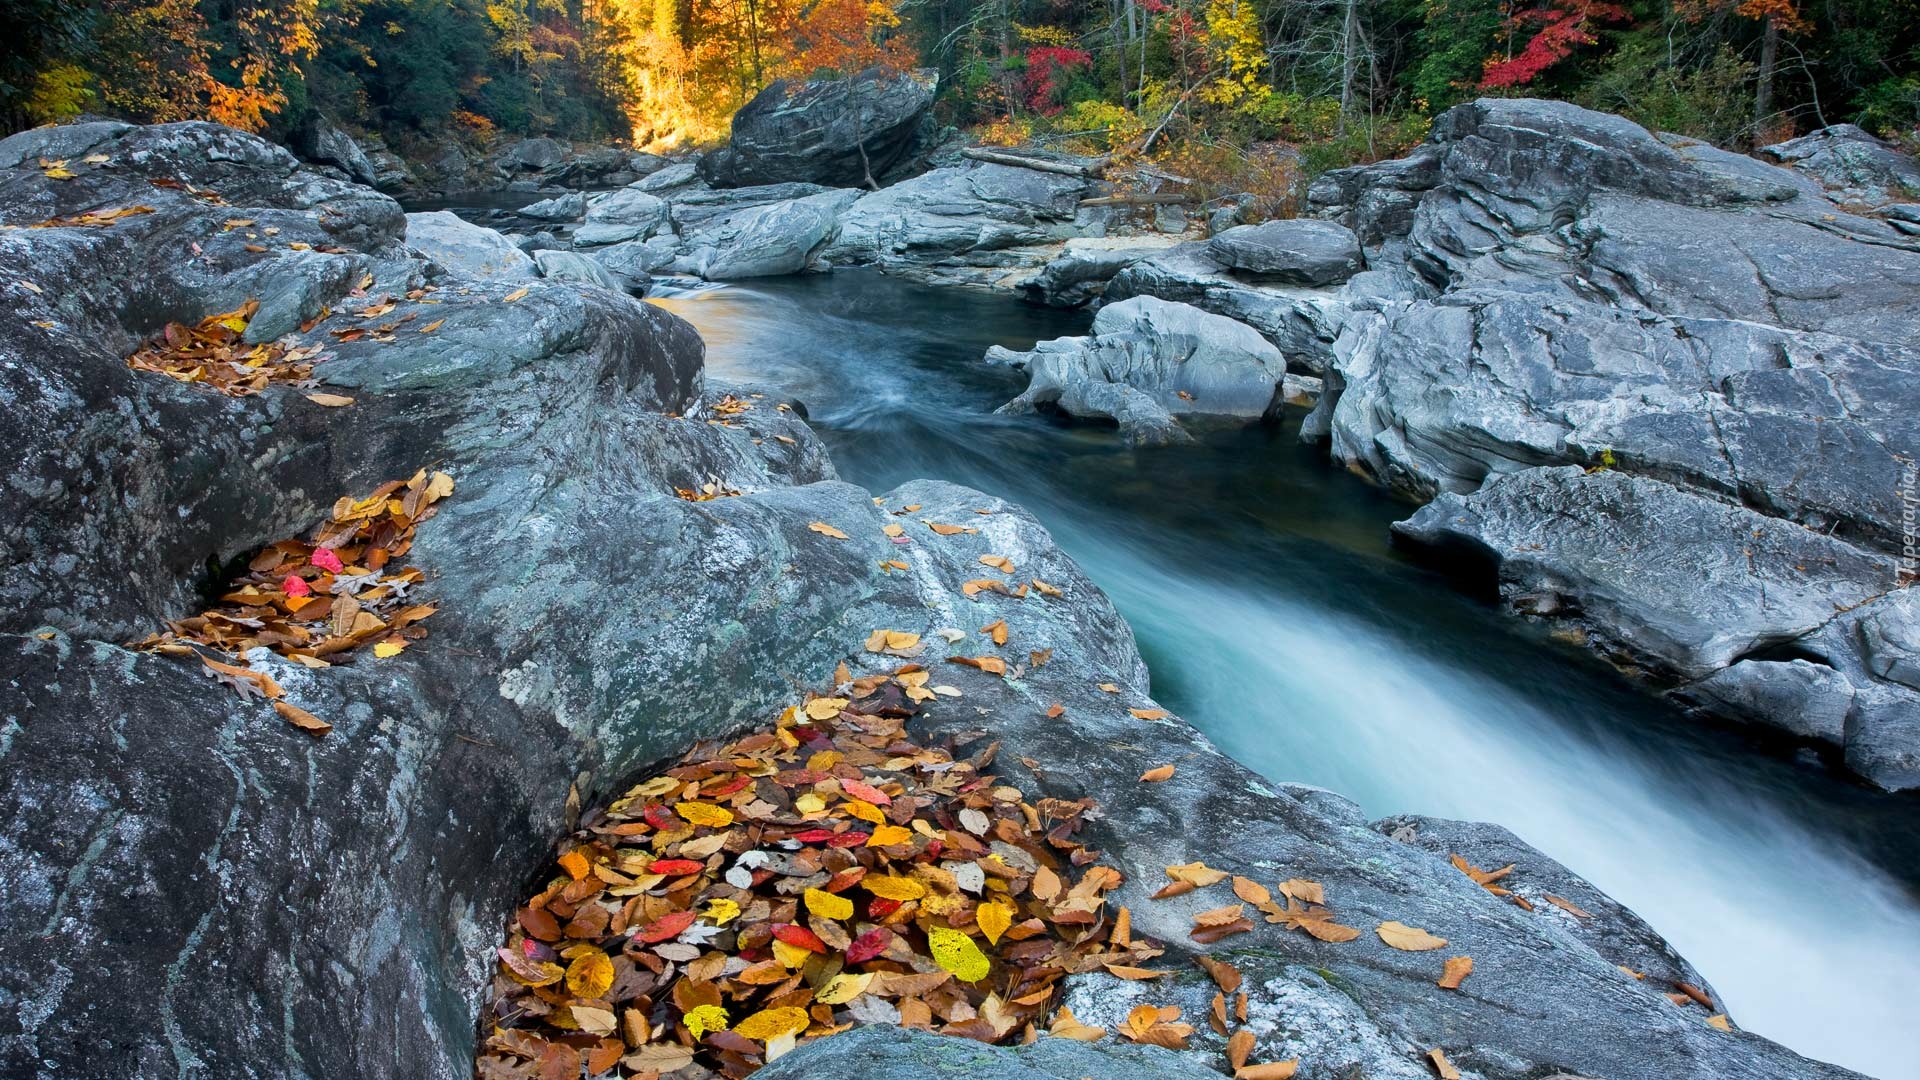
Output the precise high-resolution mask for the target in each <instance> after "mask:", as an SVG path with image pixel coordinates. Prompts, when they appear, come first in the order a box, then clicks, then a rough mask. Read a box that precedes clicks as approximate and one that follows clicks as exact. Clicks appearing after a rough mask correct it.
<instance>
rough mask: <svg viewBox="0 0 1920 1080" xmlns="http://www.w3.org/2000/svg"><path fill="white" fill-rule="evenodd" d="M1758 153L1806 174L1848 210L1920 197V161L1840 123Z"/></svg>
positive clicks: (1853, 127)
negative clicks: (1849, 208) (1849, 207)
mask: <svg viewBox="0 0 1920 1080" xmlns="http://www.w3.org/2000/svg"><path fill="white" fill-rule="evenodd" d="M1755 153H1757V154H1759V155H1761V156H1763V157H1767V158H1771V159H1772V160H1774V161H1778V162H1780V163H1781V164H1783V165H1788V166H1791V167H1792V168H1794V169H1796V170H1799V171H1800V172H1803V173H1806V174H1807V175H1808V176H1811V177H1813V178H1814V179H1815V180H1816V181H1818V182H1819V183H1820V185H1821V186H1822V187H1824V188H1826V190H1827V192H1828V195H1829V197H1830V198H1832V199H1833V201H1834V202H1837V203H1839V204H1841V205H1842V206H1859V207H1867V208H1873V207H1884V206H1887V205H1888V204H1891V203H1903V202H1911V201H1913V200H1914V199H1916V198H1920V162H1916V161H1914V159H1913V158H1911V157H1909V156H1908V155H1906V154H1903V153H1901V152H1900V151H1898V150H1895V149H1894V148H1893V147H1891V146H1889V145H1887V144H1886V143H1885V142H1883V141H1881V140H1880V139H1876V138H1874V137H1873V136H1872V135H1869V134H1867V133H1866V132H1865V131H1862V130H1861V129H1860V128H1859V127H1857V126H1855V125H1853V124H1835V125H1833V126H1832V127H1826V128H1821V129H1820V130H1819V131H1815V132H1813V133H1811V134H1808V135H1802V136H1800V137H1799V138H1797V139H1788V140H1787V141H1786V142H1780V143H1774V144H1773V145H1771V146H1763V147H1761V148H1760V149H1759V150H1757V151H1755Z"/></svg>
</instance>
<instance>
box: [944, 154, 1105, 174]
mask: <svg viewBox="0 0 1920 1080" xmlns="http://www.w3.org/2000/svg"><path fill="white" fill-rule="evenodd" d="M960 156H961V157H965V158H972V159H973V160H975V161H985V162H989V163H991V164H994V165H1010V166H1012V167H1014V168H1016V169H1033V170H1035V171H1036V172H1046V173H1058V174H1060V175H1061V176H1078V177H1081V178H1082V179H1095V178H1098V177H1099V175H1100V173H1101V171H1102V170H1103V169H1105V168H1106V163H1105V162H1098V163H1096V164H1094V165H1071V164H1068V163H1067V162H1064V161H1048V160H1046V159H1044V158H1030V157H1021V156H1020V155H1018V154H1003V153H1001V152H999V151H997V150H984V149H981V148H980V147H977V146H969V147H967V148H966V149H964V150H962V151H960Z"/></svg>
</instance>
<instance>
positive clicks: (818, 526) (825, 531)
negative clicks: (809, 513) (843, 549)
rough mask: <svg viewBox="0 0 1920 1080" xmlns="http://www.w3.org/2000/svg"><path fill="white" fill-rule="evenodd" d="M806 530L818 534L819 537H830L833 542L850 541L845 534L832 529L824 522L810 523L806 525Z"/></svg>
mask: <svg viewBox="0 0 1920 1080" xmlns="http://www.w3.org/2000/svg"><path fill="white" fill-rule="evenodd" d="M807 528H809V529H812V530H813V531H814V532H817V533H819V534H820V535H821V536H830V537H832V538H833V539H835V540H849V539H852V538H851V537H849V536H848V535H847V534H846V533H843V532H841V531H840V530H839V529H836V528H834V527H833V526H831V525H829V524H827V523H826V522H824V521H810V522H808V523H807Z"/></svg>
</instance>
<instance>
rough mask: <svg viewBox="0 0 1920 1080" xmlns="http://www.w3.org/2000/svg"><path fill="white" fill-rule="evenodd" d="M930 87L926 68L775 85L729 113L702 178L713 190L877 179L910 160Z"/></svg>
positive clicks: (853, 183)
mask: <svg viewBox="0 0 1920 1080" xmlns="http://www.w3.org/2000/svg"><path fill="white" fill-rule="evenodd" d="M935 83H936V78H935V75H934V73H933V72H932V71H930V70H923V71H913V72H903V73H898V74H895V73H891V72H884V71H879V70H872V71H866V72H862V73H861V74H859V75H855V76H853V77H851V78H845V79H816V80H812V81H809V82H804V83H798V84H796V83H793V82H789V81H787V80H780V81H777V82H775V83H774V84H773V85H771V86H769V87H767V88H766V89H765V90H762V91H760V93H758V94H756V95H754V98H753V100H752V101H749V102H747V104H745V105H743V106H741V108H740V110H739V111H738V112H735V113H734V114H733V134H732V137H731V138H730V139H729V141H728V143H727V145H726V147H725V148H724V149H721V150H719V151H716V152H714V153H712V154H709V155H708V156H707V157H706V158H704V159H702V161H701V162H700V175H701V176H702V177H704V178H705V179H706V180H707V181H708V182H709V183H711V184H713V185H714V186H716V187H745V186H749V185H753V184H776V183H782V182H788V181H800V182H805V183H812V184H824V185H827V186H829V187H856V186H864V185H865V184H867V182H868V181H869V180H873V181H876V182H877V181H880V180H881V178H883V177H887V176H889V175H890V173H891V172H892V171H893V170H895V169H896V167H898V166H901V165H903V164H905V163H907V162H908V161H909V159H910V157H911V155H912V152H913V150H914V148H915V146H916V145H917V143H918V142H919V140H920V137H921V127H922V125H923V122H924V121H925V120H926V119H927V113H928V110H929V109H931V108H932V106H933V92H934V87H935Z"/></svg>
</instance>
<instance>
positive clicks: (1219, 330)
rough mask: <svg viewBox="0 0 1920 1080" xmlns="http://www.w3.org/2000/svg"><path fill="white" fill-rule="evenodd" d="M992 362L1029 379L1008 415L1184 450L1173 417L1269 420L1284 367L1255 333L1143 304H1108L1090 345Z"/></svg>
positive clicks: (1164, 304)
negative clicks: (1088, 424)
mask: <svg viewBox="0 0 1920 1080" xmlns="http://www.w3.org/2000/svg"><path fill="white" fill-rule="evenodd" d="M987 362H988V363H993V364H1004V365H1007V366H1009V367H1012V368H1014V369H1016V370H1020V371H1025V372H1026V373H1027V375H1028V378H1029V382H1028V384H1027V389H1026V390H1025V391H1023V392H1022V393H1021V395H1020V396H1019V397H1017V398H1015V399H1014V400H1012V401H1010V402H1008V403H1007V404H1006V405H1004V406H1002V407H1001V411H1002V412H1008V413H1024V412H1032V411H1033V410H1034V409H1035V408H1037V407H1039V406H1042V405H1050V406H1057V407H1059V408H1060V409H1062V410H1064V411H1066V412H1068V413H1070V414H1072V415H1075V416H1101V417H1106V418H1108V419H1112V420H1115V421H1117V422H1118V423H1119V424H1120V429H1121V434H1122V435H1123V436H1124V437H1125V438H1126V439H1127V440H1128V441H1129V442H1134V443H1139V442H1148V443H1164V442H1170V441H1185V440H1184V439H1183V438H1180V437H1178V436H1173V435H1172V434H1171V431H1170V430H1169V429H1170V428H1171V429H1172V430H1177V429H1178V426H1177V425H1175V424H1173V422H1172V419H1171V415H1170V414H1172V413H1207V414H1213V415H1222V416H1264V415H1266V414H1267V412H1268V411H1269V410H1271V409H1272V408H1273V406H1274V400H1275V396H1276V395H1275V390H1276V388H1277V387H1278V386H1279V385H1280V381H1281V378H1282V377H1283V376H1284V375H1285V373H1286V361H1285V360H1284V359H1282V358H1281V356H1280V351H1279V350H1278V349H1276V348H1274V347H1273V346H1272V345H1271V344H1270V343H1268V342H1267V340H1266V339H1265V338H1262V337H1261V336H1260V335H1259V334H1258V333H1257V332H1255V331H1254V330H1253V329H1252V328H1251V327H1248V326H1246V325H1245V324H1242V323H1238V322H1235V321H1233V320H1232V319H1228V318H1224V317H1222V316H1219V315H1211V314H1208V313H1207V312H1204V311H1201V310H1200V309H1199V308H1196V307H1192V306H1190V305H1187V304H1178V303H1173V302H1170V301H1166V300H1160V299H1157V298H1155V297H1150V296H1141V297H1135V298H1133V299H1131V300H1123V301H1121V302H1119V303H1117V304H1109V305H1108V306H1106V307H1103V308H1101V309H1100V312H1099V314H1097V315H1095V316H1094V318H1093V328H1092V333H1091V334H1089V335H1088V336H1086V337H1067V338H1056V339H1054V340H1052V341H1043V342H1040V343H1039V344H1037V345H1035V346H1034V348H1033V350H1032V351H1030V352H1024V353H1016V352H1012V351H1010V350H1008V349H1005V348H1002V347H1000V346H995V347H993V348H992V349H989V350H988V352H987Z"/></svg>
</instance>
